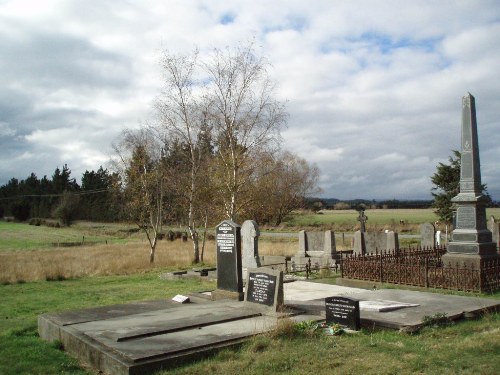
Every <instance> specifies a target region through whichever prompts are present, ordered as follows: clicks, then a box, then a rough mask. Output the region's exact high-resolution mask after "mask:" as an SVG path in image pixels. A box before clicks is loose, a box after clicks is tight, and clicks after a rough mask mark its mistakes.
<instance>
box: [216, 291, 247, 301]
mask: <svg viewBox="0 0 500 375" xmlns="http://www.w3.org/2000/svg"><path fill="white" fill-rule="evenodd" d="M244 297H245V293H243V292H231V291H229V290H224V289H215V290H212V301H219V300H222V299H231V300H236V301H243V299H244Z"/></svg>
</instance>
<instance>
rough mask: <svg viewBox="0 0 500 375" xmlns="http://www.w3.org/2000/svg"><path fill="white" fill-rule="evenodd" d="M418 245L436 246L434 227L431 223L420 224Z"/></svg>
mask: <svg viewBox="0 0 500 375" xmlns="http://www.w3.org/2000/svg"><path fill="white" fill-rule="evenodd" d="M420 236H421V240H420V246H421V247H422V248H432V249H434V248H435V247H436V228H435V227H434V225H433V224H431V223H423V224H422V225H420Z"/></svg>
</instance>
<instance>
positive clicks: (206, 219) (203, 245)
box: [200, 213, 208, 263]
mask: <svg viewBox="0 0 500 375" xmlns="http://www.w3.org/2000/svg"><path fill="white" fill-rule="evenodd" d="M207 223H208V214H207V213H205V223H204V225H203V242H202V244H201V255H200V260H201V262H202V263H203V255H204V254H205V241H206V239H207Z"/></svg>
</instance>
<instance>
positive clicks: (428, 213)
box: [285, 208, 500, 229]
mask: <svg viewBox="0 0 500 375" xmlns="http://www.w3.org/2000/svg"><path fill="white" fill-rule="evenodd" d="M365 214H366V216H368V221H367V226H368V228H369V227H370V226H384V225H387V226H391V225H396V228H398V226H399V222H400V220H404V221H405V223H406V224H407V225H418V224H422V223H425V222H430V223H434V222H436V221H437V220H438V217H437V216H436V214H435V213H434V210H433V209H431V208H429V209H376V210H369V209H368V210H366V211H365ZM491 215H493V216H495V217H496V218H500V208H488V209H487V210H486V216H487V218H489V217H490V216H491ZM357 218H358V212H357V211H355V210H325V211H321V213H310V212H296V213H294V214H293V215H290V217H288V218H287V220H286V222H285V226H287V227H332V228H333V229H336V228H338V227H340V228H341V227H345V228H349V227H356V226H358V225H359V222H358V220H357Z"/></svg>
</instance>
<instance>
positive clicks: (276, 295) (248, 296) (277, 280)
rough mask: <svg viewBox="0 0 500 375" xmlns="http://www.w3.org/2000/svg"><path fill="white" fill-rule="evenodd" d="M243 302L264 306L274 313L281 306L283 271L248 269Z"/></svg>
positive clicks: (262, 268)
mask: <svg viewBox="0 0 500 375" xmlns="http://www.w3.org/2000/svg"><path fill="white" fill-rule="evenodd" d="M245 301H246V302H251V303H258V304H262V305H266V306H269V307H271V308H272V309H273V310H274V311H276V310H277V309H278V308H279V307H280V306H282V305H283V271H278V270H273V269H270V268H264V267H261V268H249V269H248V270H247V283H246V290H245Z"/></svg>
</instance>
